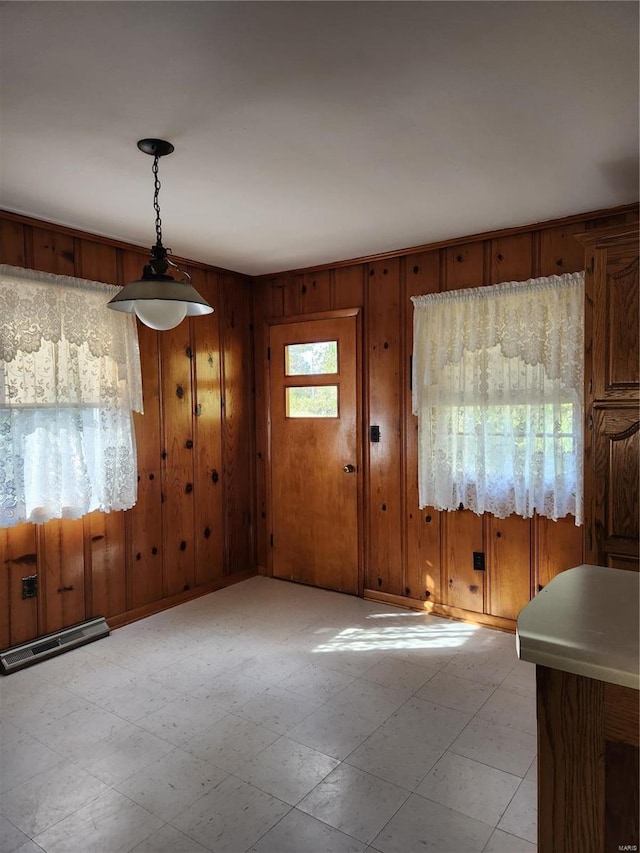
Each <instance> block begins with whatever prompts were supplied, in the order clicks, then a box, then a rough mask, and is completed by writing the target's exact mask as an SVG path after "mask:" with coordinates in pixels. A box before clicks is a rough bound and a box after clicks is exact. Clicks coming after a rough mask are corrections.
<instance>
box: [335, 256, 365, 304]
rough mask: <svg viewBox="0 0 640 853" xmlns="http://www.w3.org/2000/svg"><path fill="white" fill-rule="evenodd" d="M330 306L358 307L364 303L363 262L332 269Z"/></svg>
mask: <svg viewBox="0 0 640 853" xmlns="http://www.w3.org/2000/svg"><path fill="white" fill-rule="evenodd" d="M332 272H333V276H332V283H331V286H332V296H331V307H332V308H333V309H337V308H360V307H361V306H362V305H364V279H365V275H364V273H365V268H364V264H355V265H354V266H351V267H339V268H338V269H336V270H333V271H332Z"/></svg>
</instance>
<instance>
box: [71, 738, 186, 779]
mask: <svg viewBox="0 0 640 853" xmlns="http://www.w3.org/2000/svg"><path fill="white" fill-rule="evenodd" d="M172 749H173V745H172V744H170V743H168V742H167V741H166V740H162V739H161V738H159V737H156V736H155V735H152V734H151V733H150V732H146V731H144V729H141V728H139V727H138V726H135V725H133V724H129V725H128V726H127V727H126V728H124V729H118V730H117V731H115V732H114V733H113V734H111V735H109V736H108V737H106V738H104V739H103V740H101V741H98V742H97V743H96V744H94V745H93V747H91V748H88V749H87V751H86V753H85V754H84V755H82V756H80V757H78V758H76V759H75V761H76V764H79V765H80V766H81V767H83V768H84V769H85V770H88V772H89V773H91V774H92V775H93V776H95V777H96V778H97V779H101V780H102V781H103V782H104V783H105V784H107V785H110V786H111V787H113V786H114V785H117V784H118V782H123V781H124V780H125V779H128V778H129V776H132V775H133V774H134V773H135V772H136V771H137V770H139V769H140V768H142V767H146V766H147V765H148V764H151V763H152V762H154V761H156V760H157V759H158V758H160V757H161V756H163V755H166V754H167V753H168V752H170V751H171V750H172Z"/></svg>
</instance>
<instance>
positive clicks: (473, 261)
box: [442, 243, 486, 290]
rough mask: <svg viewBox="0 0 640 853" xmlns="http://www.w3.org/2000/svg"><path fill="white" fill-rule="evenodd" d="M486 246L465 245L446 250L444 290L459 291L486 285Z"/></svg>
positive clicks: (480, 244) (477, 244) (482, 244)
mask: <svg viewBox="0 0 640 853" xmlns="http://www.w3.org/2000/svg"><path fill="white" fill-rule="evenodd" d="M484 266H485V244H484V243H463V244H462V245H460V246H450V247H449V248H448V249H445V250H444V279H443V283H442V290H459V289H460V288H464V287H479V286H480V285H482V284H485V283H486V282H485V275H484Z"/></svg>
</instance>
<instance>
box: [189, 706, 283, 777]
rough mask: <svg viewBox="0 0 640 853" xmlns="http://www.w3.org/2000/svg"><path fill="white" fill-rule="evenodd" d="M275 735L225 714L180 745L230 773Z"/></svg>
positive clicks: (263, 747) (271, 740)
mask: <svg viewBox="0 0 640 853" xmlns="http://www.w3.org/2000/svg"><path fill="white" fill-rule="evenodd" d="M277 739H278V735H277V734H276V733H275V732H272V731H269V729H265V728H264V727H263V726H258V725H256V724H255V723H250V722H249V721H248V720H243V719H241V718H240V717H236V716H234V715H233V714H228V715H227V716H226V717H223V718H222V719H221V720H218V722H216V723H214V724H213V725H212V726H210V727H209V728H208V729H206V730H205V731H204V732H201V733H200V734H199V735H197V736H196V737H195V738H192V739H191V740H190V741H188V742H187V743H186V744H185V745H184V747H183V748H184V749H186V750H187V751H188V752H190V753H191V754H192V755H195V756H196V757H197V758H203V759H205V761H210V762H211V763H212V764H214V765H215V766H216V767H220V768H222V769H223V770H227V771H229V772H230V773H233V772H234V771H235V770H236V768H238V767H240V766H241V765H242V764H244V763H245V762H246V761H247V760H248V759H250V758H253V756H254V755H257V754H258V753H259V752H262V750H263V749H265V748H266V747H267V746H269V745H270V744H272V743H273V742H274V741H275V740H277Z"/></svg>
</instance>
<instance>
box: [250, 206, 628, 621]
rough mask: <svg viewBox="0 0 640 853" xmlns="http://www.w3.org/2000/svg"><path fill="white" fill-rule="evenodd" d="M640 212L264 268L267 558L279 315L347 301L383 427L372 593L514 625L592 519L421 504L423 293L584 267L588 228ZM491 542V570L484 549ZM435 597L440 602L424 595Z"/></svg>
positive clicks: (374, 420)
mask: <svg viewBox="0 0 640 853" xmlns="http://www.w3.org/2000/svg"><path fill="white" fill-rule="evenodd" d="M635 218H637V205H634V206H629V207H628V208H620V209H617V210H616V211H611V212H599V213H597V214H585V215H584V216H575V217H571V218H569V219H566V220H562V221H554V222H549V223H544V224H539V225H534V226H530V227H526V228H517V229H510V230H508V231H504V232H497V233H492V234H487V235H481V236H480V237H474V238H470V239H468V240H464V239H463V240H459V241H449V242H447V243H443V244H438V245H433V246H424V247H421V248H420V249H416V250H415V251H411V252H404V253H401V252H396V253H388V254H386V255H383V256H376V257H375V258H371V259H363V260H362V261H361V262H360V261H355V262H345V263H343V264H337V265H334V266H327V267H322V268H314V269H309V270H302V271H290V272H284V273H282V274H277V275H273V276H262V277H259V278H257V279H256V280H255V315H254V325H255V341H256V345H255V353H256V381H257V389H256V408H257V416H258V419H257V439H256V442H257V444H256V449H257V463H258V467H257V501H258V518H257V524H258V542H257V547H258V564H259V570H260V571H261V572H264V573H265V574H268V572H269V554H268V551H269V533H270V531H268V530H267V528H266V518H267V506H266V500H267V488H266V477H267V476H268V469H267V459H268V445H267V442H268V433H267V406H268V400H267V396H266V389H265V387H264V368H263V360H264V357H265V351H266V340H265V337H264V334H265V329H264V320H265V319H266V318H270V319H273V318H278V317H291V316H297V315H300V316H302V317H303V316H304V315H305V314H310V313H313V312H317V311H324V310H327V311H329V310H333V309H336V308H343V307H361V308H362V309H363V317H364V328H365V335H364V337H365V346H364V365H363V371H364V375H363V387H364V389H365V402H364V423H363V424H362V428H363V435H364V436H365V438H366V437H367V436H368V428H369V426H370V425H373V424H377V425H378V426H379V427H380V433H381V440H380V443H378V444H368V443H367V452H365V471H364V472H363V473H364V478H365V493H366V501H365V524H364V528H365V529H364V530H363V531H362V533H363V536H364V537H365V549H364V550H365V555H366V556H365V565H364V586H365V595H367V596H369V597H376V598H381V599H382V600H386V601H391V602H395V603H400V604H402V603H404V604H410V605H412V606H416V607H423V606H426V607H427V609H429V608H430V607H431V606H432V603H434V604H433V609H435V610H436V611H437V612H440V613H446V614H449V615H453V616H459V617H470V616H472V615H473V614H475V616H476V618H477V619H479V621H485V622H487V623H490V624H494V625H496V626H499V627H503V628H513V626H514V620H515V617H516V616H517V613H518V611H519V610H520V609H521V607H522V606H524V604H526V602H527V601H528V600H529V599H530V597H531V596H532V595H533V594H535V591H536V590H537V589H539V588H541V587H542V586H544V585H545V584H546V583H548V581H549V580H550V579H551V578H552V577H553V576H554V575H556V574H557V573H558V572H559V571H562V570H563V569H566V568H569V567H571V566H575V565H578V564H580V563H581V562H582V555H583V549H582V531H581V529H580V528H577V527H576V526H575V524H574V520H573V519H572V518H566V519H563V520H561V521H558V522H553V521H549V520H548V519H545V518H540V517H535V518H533V519H523V518H520V517H517V516H512V517H511V518H508V519H505V520H499V519H496V518H494V517H491V516H489V515H485V516H484V517H480V516H476V515H474V514H473V513H471V512H469V511H467V510H462V511H458V512H437V511H436V510H434V509H429V508H427V509H424V510H420V509H419V507H418V498H417V419H416V418H415V417H414V416H413V415H412V414H411V388H410V356H411V351H412V323H413V312H412V306H411V302H410V297H411V296H413V295H418V294H421V293H429V292H438V291H447V290H454V289H458V288H466V287H477V286H482V285H489V284H495V283H498V282H503V281H522V280H526V279H528V278H531V277H535V276H546V275H553V274H561V273H565V272H574V271H577V270H580V269H583V268H584V251H583V248H582V246H581V245H580V244H579V242H578V241H577V240H576V239H575V238H574V235H575V234H576V233H579V232H581V231H584V230H586V229H589V228H595V227H600V226H602V225H605V224H615V223H616V222H626V221H630V220H631V219H635ZM473 551H484V552H485V554H486V571H485V572H484V573H483V572H478V571H474V569H473V564H472V552H473ZM425 602H427V603H426V604H425Z"/></svg>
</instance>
